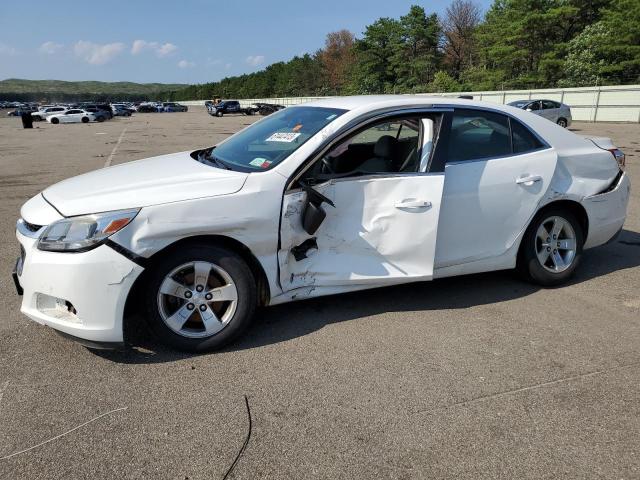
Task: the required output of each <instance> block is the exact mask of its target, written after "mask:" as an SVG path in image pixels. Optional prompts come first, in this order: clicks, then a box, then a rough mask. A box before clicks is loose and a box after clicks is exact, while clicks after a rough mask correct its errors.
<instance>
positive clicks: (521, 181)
mask: <svg viewBox="0 0 640 480" xmlns="http://www.w3.org/2000/svg"><path fill="white" fill-rule="evenodd" d="M541 180H542V177H541V176H540V175H527V176H526V177H520V178H517V179H516V183H517V184H518V185H533V184H534V183H535V182H539V181H541Z"/></svg>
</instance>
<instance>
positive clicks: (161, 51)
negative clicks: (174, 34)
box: [156, 42, 178, 57]
mask: <svg viewBox="0 0 640 480" xmlns="http://www.w3.org/2000/svg"><path fill="white" fill-rule="evenodd" d="M176 50H178V47H176V46H175V45H174V44H173V43H168V42H167V43H164V44H162V45H160V46H159V47H158V49H157V50H156V55H158V56H159V57H166V56H167V55H171V54H172V53H175V51H176Z"/></svg>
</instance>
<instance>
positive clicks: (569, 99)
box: [182, 85, 640, 123]
mask: <svg viewBox="0 0 640 480" xmlns="http://www.w3.org/2000/svg"><path fill="white" fill-rule="evenodd" d="M421 95H438V96H445V97H457V96H459V95H473V98H474V100H481V101H485V102H491V103H500V104H504V103H509V102H512V101H514V100H523V99H534V98H541V99H547V100H556V101H558V102H562V103H565V104H567V105H569V106H570V107H571V114H572V116H573V119H574V120H577V121H586V122H635V123H640V85H623V86H612V87H578V88H548V89H540V90H504V91H487V92H455V93H425V94H421ZM322 98H328V97H280V98H247V99H240V103H241V105H242V106H243V107H247V106H249V105H251V104H253V103H256V102H263V103H277V104H280V105H285V106H289V105H298V104H300V103H305V102H310V101H312V100H319V99H322ZM182 103H185V104H187V105H203V104H204V100H193V101H188V102H182Z"/></svg>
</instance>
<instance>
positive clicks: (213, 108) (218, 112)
mask: <svg viewBox="0 0 640 480" xmlns="http://www.w3.org/2000/svg"><path fill="white" fill-rule="evenodd" d="M205 105H206V104H205ZM206 107H207V112H208V113H209V115H213V116H214V117H222V116H223V115H228V114H232V113H233V114H242V115H253V114H254V113H256V112H257V111H258V108H257V107H247V108H244V107H241V106H240V102H238V101H237V100H222V101H220V102H218V103H212V104H209V105H206Z"/></svg>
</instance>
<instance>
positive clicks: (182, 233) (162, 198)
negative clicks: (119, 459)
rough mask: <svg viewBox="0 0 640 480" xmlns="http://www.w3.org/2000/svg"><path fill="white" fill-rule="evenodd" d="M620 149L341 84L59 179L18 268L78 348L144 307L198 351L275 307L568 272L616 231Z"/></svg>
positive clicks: (513, 115) (24, 232)
mask: <svg viewBox="0 0 640 480" xmlns="http://www.w3.org/2000/svg"><path fill="white" fill-rule="evenodd" d="M623 164H624V155H623V154H622V152H620V151H619V150H617V149H616V148H615V147H614V146H613V145H612V144H611V141H610V140H609V139H603V138H599V139H587V138H583V137H580V136H577V135H575V134H573V133H571V132H570V131H567V130H566V129H564V128H561V127H559V126H557V125H555V124H553V123H551V122H549V121H547V120H546V119H544V118H541V117H539V116H537V115H534V114H532V113H529V112H526V111H523V110H520V109H516V108H513V107H509V106H499V105H491V104H486V103H481V102H473V101H467V100H460V99H455V100H454V99H447V98H433V97H425V96H369V97H343V98H334V99H328V100H324V101H318V102H313V103H307V104H304V105H300V106H293V107H289V108H286V109H284V110H281V111H279V112H277V113H274V114H273V115H270V116H268V117H266V118H264V119H262V120H261V121H259V122H257V123H255V124H253V125H252V126H250V127H248V128H246V129H244V130H242V131H240V132H239V133H237V134H235V135H233V136H231V137H230V138H228V139H226V140H225V141H224V142H222V143H220V144H219V145H217V146H216V147H212V148H209V149H205V150H198V151H194V152H184V153H177V154H172V155H165V156H161V157H156V158H151V159H146V160H141V161H137V162H132V163H127V164H123V165H118V166H114V167H110V168H107V169H103V170H98V171H95V172H91V173H88V174H85V175H81V176H78V177H75V178H71V179H69V180H66V181H63V182H61V183H58V184H56V185H53V186H52V187H49V188H47V189H46V190H45V191H44V192H42V194H39V195H37V196H35V197H34V198H32V199H31V200H29V201H28V202H27V203H26V204H25V205H24V206H23V207H22V210H21V216H22V218H21V219H20V220H19V221H18V224H17V237H18V241H19V242H20V245H21V256H20V258H19V259H18V261H17V264H16V270H15V274H14V280H15V282H16V286H17V288H18V290H19V291H23V292H24V297H23V300H22V312H24V313H25V314H26V315H27V316H28V317H30V318H31V319H33V320H35V321H36V322H39V323H41V324H44V325H48V326H50V327H52V328H54V329H56V330H58V331H59V332H61V333H63V334H66V335H67V336H70V337H74V338H75V339H78V340H79V341H81V342H83V343H84V344H87V345H91V346H94V347H96V346H103V347H104V346H116V345H119V344H122V343H123V342H124V341H125V338H124V333H123V332H124V331H125V328H124V322H125V319H126V321H129V320H128V319H129V315H127V314H126V313H127V312H129V311H130V310H131V309H133V308H134V307H135V306H138V305H142V308H143V311H144V316H145V317H146V319H147V320H148V324H149V327H150V329H151V330H152V331H153V332H155V333H156V334H157V336H158V337H159V338H160V339H161V340H162V341H163V342H165V343H167V344H169V345H170V346H173V347H175V348H179V349H183V350H189V351H204V350H210V349H215V348H219V347H221V346H223V345H225V344H227V343H228V342H230V341H231V340H232V339H234V338H236V337H237V336H238V335H239V334H240V333H241V332H242V331H243V330H244V329H245V328H246V327H247V325H248V324H249V323H250V321H251V318H252V316H253V315H254V311H255V309H256V307H258V306H262V305H274V304H278V303H284V302H290V301H292V300H299V299H305V298H309V297H316V296H320V295H328V294H335V293H341V292H348V291H354V290H360V289H366V288H373V287H380V286H384V285H393V284H400V283H406V282H417V281H424V280H432V279H436V278H442V277H449V276H452V275H463V274H469V273H477V272H486V271H490V270H500V269H512V268H518V269H519V270H520V272H521V273H522V274H523V275H524V276H525V277H526V278H527V279H529V280H530V281H532V282H535V283H537V284H539V285H543V286H548V285H557V284H560V283H562V282H564V281H566V280H567V279H568V277H569V276H570V275H571V274H572V273H573V271H574V269H575V268H576V267H577V265H578V263H579V260H580V257H581V254H582V251H583V250H584V249H587V248H592V247H596V246H598V245H602V244H604V243H606V242H608V241H610V240H611V239H612V238H614V237H615V236H616V234H617V233H618V232H619V231H620V230H621V228H622V225H623V223H624V221H625V216H626V208H627V202H628V199H629V189H630V185H629V180H628V178H627V175H626V174H625V173H624V171H623V169H622V168H621V166H622V165H623ZM425 288H428V287H427V286H425Z"/></svg>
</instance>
